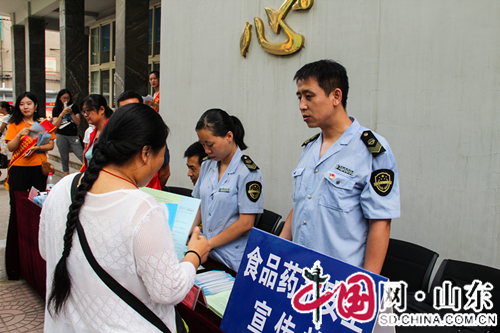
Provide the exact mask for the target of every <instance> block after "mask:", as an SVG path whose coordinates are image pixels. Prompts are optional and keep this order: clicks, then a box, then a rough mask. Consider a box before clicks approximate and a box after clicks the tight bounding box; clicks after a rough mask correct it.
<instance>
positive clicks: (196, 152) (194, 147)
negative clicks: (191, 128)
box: [184, 141, 207, 165]
mask: <svg viewBox="0 0 500 333" xmlns="http://www.w3.org/2000/svg"><path fill="white" fill-rule="evenodd" d="M191 156H198V163H200V165H201V162H203V159H204V158H205V157H206V156H207V153H205V148H203V146H202V145H201V143H200V142H198V141H196V142H195V143H193V144H191V146H189V147H188V149H186V151H185V152H184V157H186V158H190V157H191Z"/></svg>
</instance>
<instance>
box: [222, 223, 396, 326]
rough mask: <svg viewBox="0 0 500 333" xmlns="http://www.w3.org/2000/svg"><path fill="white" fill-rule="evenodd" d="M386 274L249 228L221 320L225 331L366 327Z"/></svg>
mask: <svg viewBox="0 0 500 333" xmlns="http://www.w3.org/2000/svg"><path fill="white" fill-rule="evenodd" d="M386 281H387V279H386V278H384V277H382V276H379V275H376V274H373V273H370V272H368V271H365V270H363V269H360V268H358V267H355V266H352V265H349V264H346V263H344V262H342V261H339V260H337V259H333V258H331V257H329V256H326V255H324V254H321V253H318V252H315V251H313V250H310V249H308V248H305V247H303V246H300V245H297V244H295V243H293V242H289V241H287V240H284V239H282V238H279V237H276V236H274V235H271V234H269V233H266V232H263V231H261V230H258V229H255V228H254V229H252V231H251V232H250V237H249V239H248V243H247V246H246V249H245V253H244V254H243V258H242V261H241V265H240V268H239V271H238V275H237V277H236V281H235V283H234V287H233V290H232V292H231V296H230V298H229V302H228V305H227V308H226V311H225V313H224V317H223V319H222V323H221V326H220V327H221V329H222V330H223V331H224V332H226V333H242V332H252V333H262V332H273V333H292V332H294V333H313V332H323V333H326V332H349V333H352V332H356V333H362V332H372V331H373V327H374V325H375V321H376V318H377V313H378V306H379V302H380V300H381V295H380V293H379V284H380V283H381V282H386Z"/></svg>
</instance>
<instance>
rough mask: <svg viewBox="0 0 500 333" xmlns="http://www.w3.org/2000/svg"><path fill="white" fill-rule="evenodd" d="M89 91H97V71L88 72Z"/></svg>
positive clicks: (95, 92) (96, 92)
mask: <svg viewBox="0 0 500 333" xmlns="http://www.w3.org/2000/svg"><path fill="white" fill-rule="evenodd" d="M90 93H91V94H98V93H99V72H90Z"/></svg>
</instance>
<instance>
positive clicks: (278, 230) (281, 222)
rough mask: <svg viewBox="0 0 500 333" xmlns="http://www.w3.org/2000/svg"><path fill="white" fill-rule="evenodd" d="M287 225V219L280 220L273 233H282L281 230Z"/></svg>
mask: <svg viewBox="0 0 500 333" xmlns="http://www.w3.org/2000/svg"><path fill="white" fill-rule="evenodd" d="M284 225H285V221H279V222H278V224H277V225H276V228H274V230H273V234H274V235H276V236H279V235H280V234H281V230H283V226H284Z"/></svg>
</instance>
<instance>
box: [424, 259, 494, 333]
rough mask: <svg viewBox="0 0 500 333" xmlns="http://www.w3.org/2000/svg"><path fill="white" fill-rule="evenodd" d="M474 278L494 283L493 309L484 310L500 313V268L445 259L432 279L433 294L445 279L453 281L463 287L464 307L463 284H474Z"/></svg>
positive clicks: (464, 300) (464, 301) (492, 294)
mask: <svg viewBox="0 0 500 333" xmlns="http://www.w3.org/2000/svg"><path fill="white" fill-rule="evenodd" d="M474 280H479V281H480V282H481V283H482V284H483V285H484V284H485V283H486V282H490V283H491V284H492V285H493V290H492V291H491V292H490V293H491V301H492V302H493V309H491V310H486V309H483V310H482V312H489V313H500V270H498V269H496V268H492V267H488V266H483V265H479V264H474V263H470V262H464V261H458V260H452V259H446V260H443V262H442V263H441V265H440V266H439V269H438V271H437V272H436V276H434V279H433V280H432V286H431V295H432V291H433V290H434V287H436V286H439V287H440V286H442V284H443V282H444V281H451V282H452V284H453V285H454V286H458V287H461V289H462V308H463V306H464V305H465V304H466V303H467V299H466V298H465V293H466V291H465V290H463V286H465V285H468V284H472V283H473V281H474ZM464 298H465V299H464ZM497 330H498V331H500V327H497ZM497 330H494V332H497Z"/></svg>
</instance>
